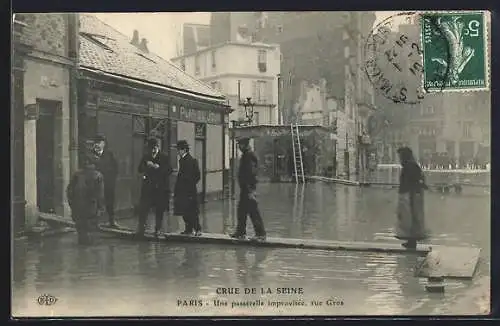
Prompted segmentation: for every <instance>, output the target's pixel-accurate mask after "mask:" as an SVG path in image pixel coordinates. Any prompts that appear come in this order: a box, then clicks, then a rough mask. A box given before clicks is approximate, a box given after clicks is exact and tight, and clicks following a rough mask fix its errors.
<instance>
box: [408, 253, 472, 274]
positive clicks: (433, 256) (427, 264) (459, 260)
mask: <svg viewBox="0 0 500 326" xmlns="http://www.w3.org/2000/svg"><path fill="white" fill-rule="evenodd" d="M480 254H481V249H480V248H474V247H444V246H440V247H436V248H433V250H432V252H431V253H429V254H427V256H426V257H425V259H424V261H423V262H422V264H421V265H420V266H417V268H416V273H415V275H416V276H417V277H444V278H455V279H471V278H472V277H473V276H474V274H475V272H476V268H477V265H478V263H479V257H480Z"/></svg>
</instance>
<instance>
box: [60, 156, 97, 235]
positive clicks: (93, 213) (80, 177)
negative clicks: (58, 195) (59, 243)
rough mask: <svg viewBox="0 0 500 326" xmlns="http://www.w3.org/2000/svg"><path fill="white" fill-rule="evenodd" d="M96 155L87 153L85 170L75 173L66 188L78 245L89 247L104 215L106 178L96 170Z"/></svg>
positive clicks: (84, 162)
mask: <svg viewBox="0 0 500 326" xmlns="http://www.w3.org/2000/svg"><path fill="white" fill-rule="evenodd" d="M96 160H97V158H96V157H95V155H93V154H91V153H86V155H85V157H84V159H83V168H82V169H81V170H78V171H77V172H75V174H74V175H73V177H72V178H71V180H70V182H69V184H68V187H67V188H66V197H67V199H68V203H69V207H70V208H71V217H72V219H73V221H74V222H75V226H76V231H77V233H78V243H79V244H82V245H88V244H90V243H91V242H92V235H93V234H94V233H96V232H97V230H98V223H99V218H100V217H101V216H102V214H103V213H104V177H103V175H102V174H101V173H100V172H99V171H97V170H96Z"/></svg>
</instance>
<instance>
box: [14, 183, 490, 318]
mask: <svg viewBox="0 0 500 326" xmlns="http://www.w3.org/2000/svg"><path fill="white" fill-rule="evenodd" d="M258 199H259V204H260V209H261V212H262V215H263V217H264V221H265V223H266V228H267V232H268V235H269V236H273V237H293V238H316V239H329V240H343V241H382V242H396V243H397V242H398V240H396V239H394V238H393V236H392V232H393V226H394V221H395V207H396V200H397V192H396V190H394V189H383V188H356V187H349V186H340V185H328V184H322V183H311V184H306V185H305V186H298V187H297V186H296V185H295V184H261V185H259V195H258ZM234 203H235V202H232V201H225V202H222V201H221V202H211V203H208V204H206V205H205V207H204V210H203V213H202V215H201V218H202V226H203V228H204V230H205V231H207V232H217V233H221V232H224V233H229V232H231V231H232V230H233V229H234V226H235V216H234V215H235V214H234V213H235V205H234ZM425 203H426V216H427V225H428V227H429V228H430V229H431V230H432V232H433V235H432V238H431V239H430V240H429V242H431V243H433V244H447V245H470V246H478V247H480V248H482V257H481V260H480V264H479V267H478V270H477V273H476V276H475V278H474V280H473V281H451V280H448V281H446V290H445V293H444V294H431V293H427V292H426V291H425V288H424V285H425V280H423V279H418V278H416V277H414V266H415V264H416V262H417V259H418V258H417V257H416V256H414V255H411V254H407V255H393V254H382V253H357V252H341V251H339V252H328V251H318V250H316V251H313V250H299V249H266V248H246V247H232V246H219V245H207V244H203V245H201V244H200V245H197V244H173V243H168V242H161V243H138V242H133V241H128V240H119V239H116V238H110V237H107V238H101V239H100V240H99V242H98V243H97V244H95V245H94V246H92V247H88V248H85V247H80V246H78V245H77V244H76V235H75V234H71V233H70V234H66V235H63V236H58V237H52V238H46V239H44V240H43V241H42V242H27V241H16V242H15V243H14V252H13V283H12V284H13V290H12V291H13V297H12V313H13V315H14V316H203V315H205V316H236V315H237V316H248V315H408V314H412V315H426V314H477V313H479V312H480V311H481V307H479V303H481V302H483V309H484V306H485V305H489V303H488V302H486V301H484V300H488V298H487V299H484V298H483V297H482V294H483V293H485V292H489V290H488V289H489V277H490V272H489V269H490V264H489V261H490V196H489V194H487V193H484V191H475V192H474V193H466V194H462V195H458V194H447V195H442V194H439V193H436V192H428V193H427V194H426V198H425ZM135 222H136V221H135V220H123V221H122V224H125V225H129V226H135ZM165 227H166V228H167V229H168V231H171V232H173V231H179V230H181V229H182V222H180V218H178V217H174V216H172V217H169V218H168V220H167V221H166V222H165ZM248 233H249V235H251V234H253V231H252V228H251V223H249V226H248ZM221 288H226V290H227V291H236V290H235V289H238V290H239V291H240V292H241V293H234V292H233V293H232V294H220V293H217V292H220V291H222V289H221ZM228 288H230V289H228ZM245 288H246V289H247V291H250V292H252V291H255V293H249V294H245V293H244V291H245ZM282 288H287V289H286V290H285V291H283V290H282ZM268 289H269V290H268ZM278 289H280V290H281V292H286V291H291V292H295V293H294V294H286V293H277V292H278ZM42 294H48V295H51V296H54V297H56V298H57V301H56V302H55V303H54V304H52V305H39V304H38V303H37V298H38V297H39V296H40V295H42ZM480 296H481V297H480ZM479 297H480V298H479ZM481 300H482V301H481ZM313 301H314V302H313ZM485 302H486V303H485ZM278 304H279V306H278Z"/></svg>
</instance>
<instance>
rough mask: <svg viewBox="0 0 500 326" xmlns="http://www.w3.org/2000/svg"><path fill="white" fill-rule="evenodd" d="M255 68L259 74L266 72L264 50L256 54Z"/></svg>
mask: <svg viewBox="0 0 500 326" xmlns="http://www.w3.org/2000/svg"><path fill="white" fill-rule="evenodd" d="M257 66H258V68H259V71H260V72H266V71H267V52H266V50H259V51H258V53H257Z"/></svg>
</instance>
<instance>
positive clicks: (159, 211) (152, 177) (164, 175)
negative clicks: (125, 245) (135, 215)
mask: <svg viewBox="0 0 500 326" xmlns="http://www.w3.org/2000/svg"><path fill="white" fill-rule="evenodd" d="M138 170H139V173H142V174H143V177H142V188H141V199H140V203H139V225H138V227H137V235H139V236H143V235H144V231H145V229H146V222H147V219H148V214H149V212H150V210H151V208H154V209H155V214H156V224H155V235H156V236H158V234H159V232H160V231H161V229H162V223H163V214H164V212H165V211H168V210H169V200H170V180H169V179H170V175H171V174H172V167H171V165H170V158H169V157H168V156H167V155H165V154H164V153H161V152H160V143H159V141H158V139H156V138H150V139H149V140H148V141H147V149H146V154H145V155H144V156H143V157H142V160H141V163H140V164H139V169H138Z"/></svg>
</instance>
